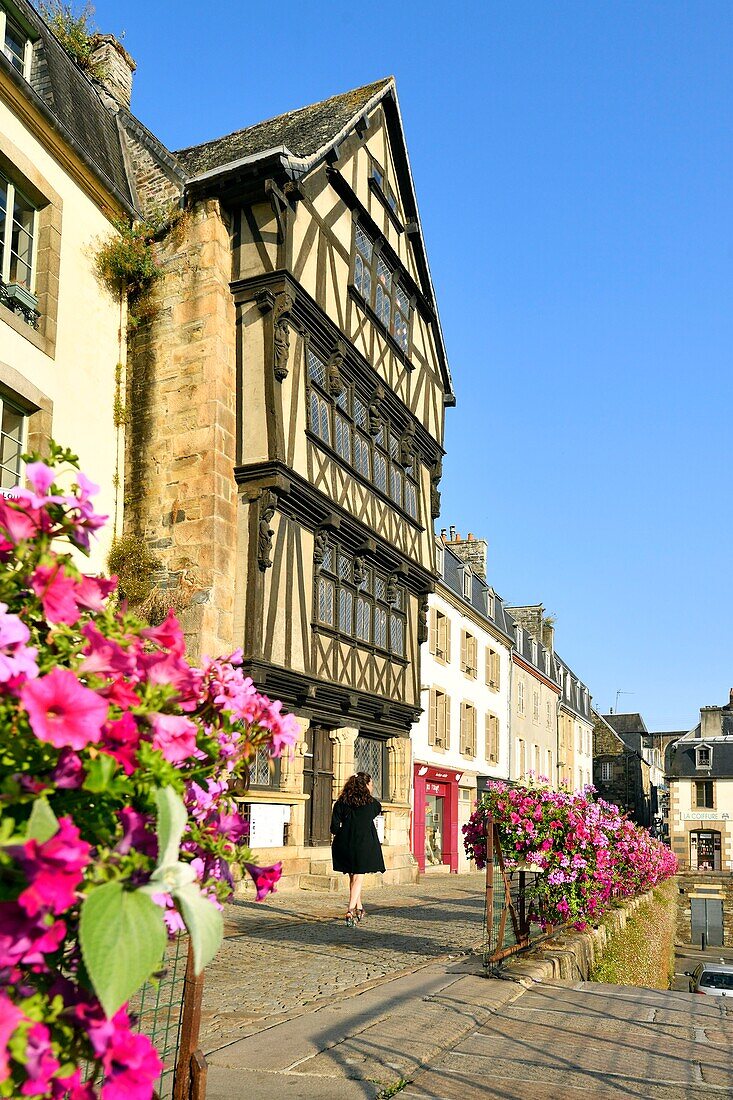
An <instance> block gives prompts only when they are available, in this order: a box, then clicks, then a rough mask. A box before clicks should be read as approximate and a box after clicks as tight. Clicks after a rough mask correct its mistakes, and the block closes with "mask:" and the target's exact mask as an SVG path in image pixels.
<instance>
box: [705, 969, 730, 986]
mask: <svg viewBox="0 0 733 1100" xmlns="http://www.w3.org/2000/svg"><path fill="white" fill-rule="evenodd" d="M700 985H701V987H702V988H703V989H733V974H722V973H717V972H716V971H715V970H703V972H702V974H701V975H700Z"/></svg>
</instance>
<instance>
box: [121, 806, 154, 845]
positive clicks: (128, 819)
mask: <svg viewBox="0 0 733 1100" xmlns="http://www.w3.org/2000/svg"><path fill="white" fill-rule="evenodd" d="M117 817H118V818H119V819H120V822H121V824H122V828H123V829H124V834H123V837H122V840H119V841H118V842H117V844H116V845H115V851H116V852H119V853H120V855H123V856H126V855H127V853H128V852H129V851H131V850H132V849H133V848H134V849H135V850H136V851H138V852H142V853H143V854H144V855H146V856H152V857H155V856H157V854H158V838H157V837H156V835H155V832H154V830H153V818H152V817H151V816H150V814H143V813H140V811H139V810H134V809H133V808H132V806H125V807H124V808H123V809H121V810H118V811H117Z"/></svg>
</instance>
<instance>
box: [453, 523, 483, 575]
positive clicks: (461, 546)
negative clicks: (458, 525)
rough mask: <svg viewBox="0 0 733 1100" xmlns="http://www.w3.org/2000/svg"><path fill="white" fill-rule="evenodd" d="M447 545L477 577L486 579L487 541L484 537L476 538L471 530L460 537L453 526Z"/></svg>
mask: <svg viewBox="0 0 733 1100" xmlns="http://www.w3.org/2000/svg"><path fill="white" fill-rule="evenodd" d="M448 545H449V546H450V548H451V550H453V551H454V553H456V554H457V555H458V557H459V558H460V559H461V561H464V562H466V564H467V565H470V566H471V569H472V570H473V572H474V573H475V574H476V576H477V577H481V579H482V580H484V581H485V580H486V557H487V552H488V543H487V542H486V540H485V539H477V538H476V537H475V535H473V534H472V533H471V532H469V534H468V537H467V538H465V539H462V538H461V536H460V535H459V534H458V532H457V531H456V529H455V527H451V529H450V539H449V540H448Z"/></svg>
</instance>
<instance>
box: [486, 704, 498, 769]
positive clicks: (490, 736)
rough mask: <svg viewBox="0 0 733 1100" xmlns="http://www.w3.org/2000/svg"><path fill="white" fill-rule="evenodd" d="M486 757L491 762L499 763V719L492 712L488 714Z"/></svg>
mask: <svg viewBox="0 0 733 1100" xmlns="http://www.w3.org/2000/svg"><path fill="white" fill-rule="evenodd" d="M486 759H487V760H488V762H489V763H490V764H498V763H499V719H498V718H497V717H496V715H495V714H491V713H488V714H487V715H486Z"/></svg>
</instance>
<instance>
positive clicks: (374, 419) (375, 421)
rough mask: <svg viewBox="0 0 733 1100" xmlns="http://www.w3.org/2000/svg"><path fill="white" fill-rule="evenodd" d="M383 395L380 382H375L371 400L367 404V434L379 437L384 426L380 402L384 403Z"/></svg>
mask: <svg viewBox="0 0 733 1100" xmlns="http://www.w3.org/2000/svg"><path fill="white" fill-rule="evenodd" d="M384 398H385V393H384V387H383V386H382V384H381V383H380V382H377V384H376V386H375V387H374V393H373V394H372V399H371V401H370V402H369V434H370V435H379V433H380V432H381V430H382V426H383V424H384V413H383V412H382V402H383V401H384Z"/></svg>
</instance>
